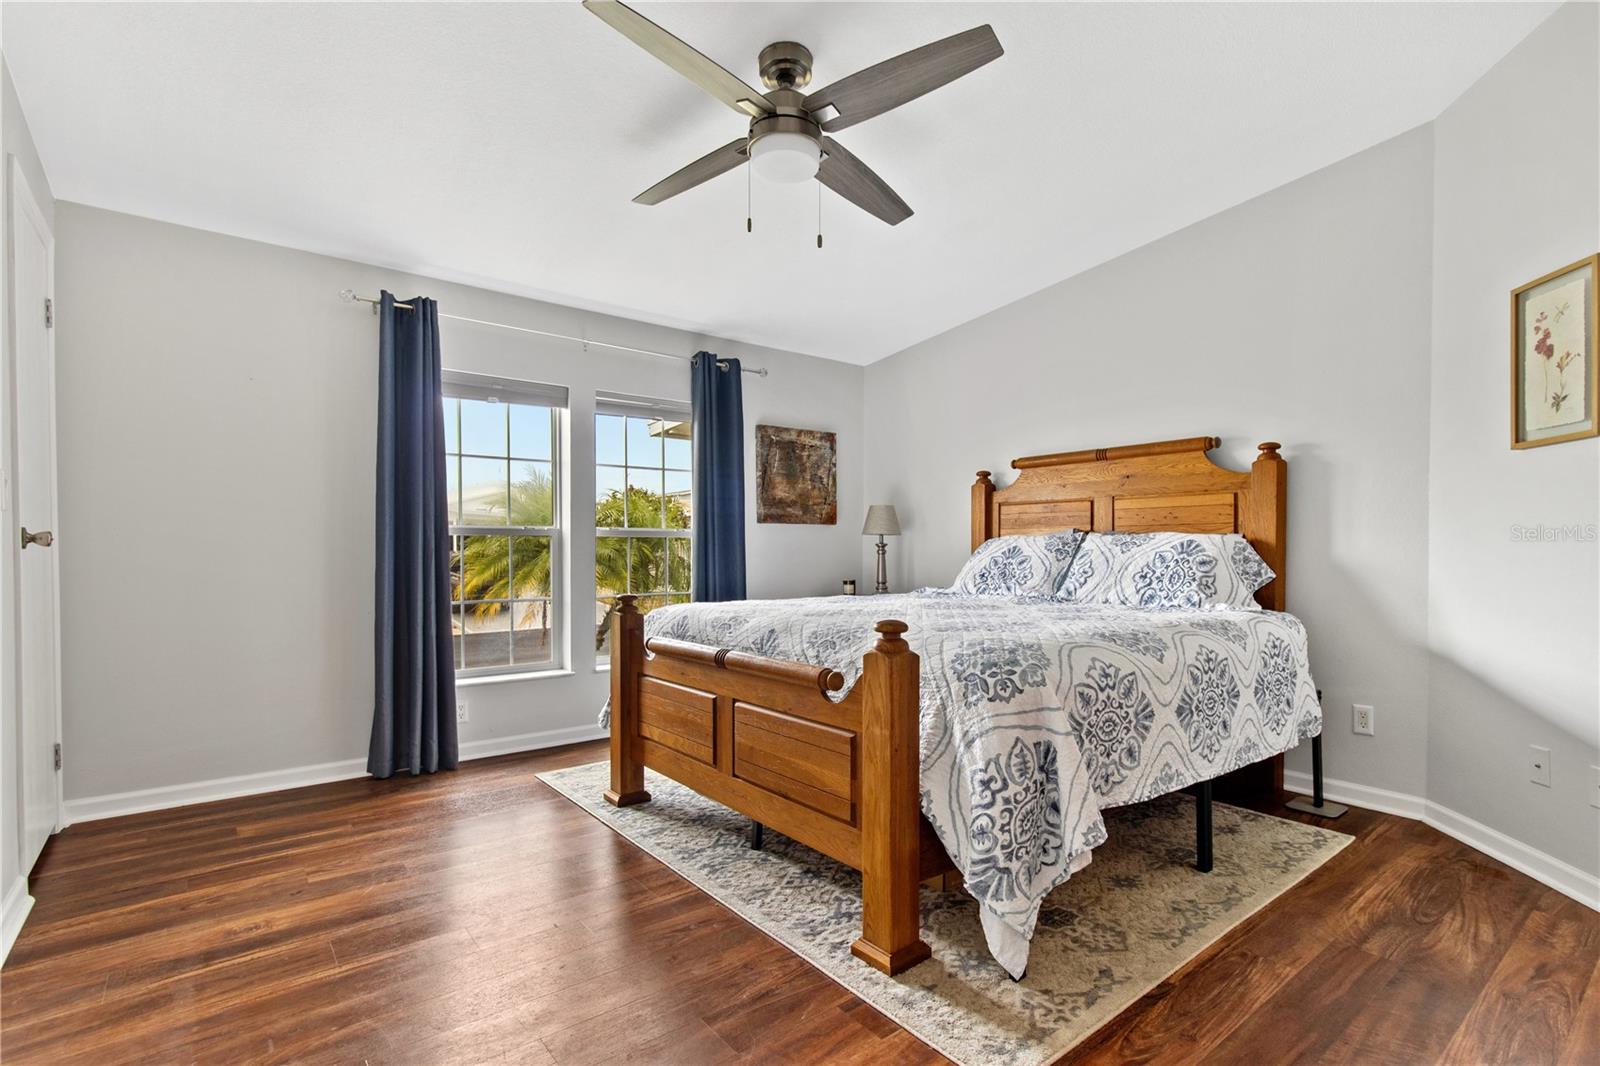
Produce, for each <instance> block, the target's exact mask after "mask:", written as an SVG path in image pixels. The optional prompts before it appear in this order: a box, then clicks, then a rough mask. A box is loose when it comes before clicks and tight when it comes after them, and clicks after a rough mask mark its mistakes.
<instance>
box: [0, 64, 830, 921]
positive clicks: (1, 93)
mask: <svg viewBox="0 0 1600 1066" xmlns="http://www.w3.org/2000/svg"><path fill="white" fill-rule="evenodd" d="M13 157H14V158H15V159H16V160H17V161H18V162H19V163H20V164H21V165H22V172H23V176H24V177H25V178H26V180H27V182H28V187H29V189H30V190H31V191H32V192H33V195H34V198H35V199H36V200H38V201H39V206H40V207H41V208H43V209H44V214H45V219H46V220H47V221H49V222H51V223H52V224H53V223H54V219H55V198H54V197H53V196H52V195H51V193H50V182H49V180H48V179H46V177H45V173H44V166H43V164H41V163H40V162H39V153H38V151H37V150H36V149H35V148H34V146H33V135H32V133H30V132H29V130H28V120H27V118H26V117H25V116H24V115H23V113H22V103H21V101H20V100H18V99H17V90H16V87H15V86H14V85H12V84H11V71H10V69H9V68H7V67H6V65H5V60H4V58H3V57H0V167H3V169H4V171H5V178H4V179H3V184H4V191H5V198H4V203H3V205H0V212H3V213H4V215H5V221H4V223H3V228H4V230H5V234H6V237H5V248H4V249H0V254H3V256H4V262H5V291H4V293H0V300H3V304H0V306H3V307H4V308H5V310H4V311H0V317H9V316H10V314H11V243H10V242H11V160H12V158H13ZM4 334H5V339H4V342H3V343H4V344H5V346H6V351H5V359H4V361H3V363H0V373H3V374H4V375H5V378H6V383H5V387H4V388H0V395H3V396H4V398H5V402H6V403H7V404H9V403H10V402H11V399H10V398H11V396H12V394H13V387H12V386H13V383H14V381H15V366H16V361H15V353H13V352H12V350H11V336H12V333H11V330H10V328H9V326H8V327H7V328H6V329H5V331H4ZM0 427H3V429H4V437H3V439H0V453H3V454H0V463H3V465H4V467H5V470H6V471H7V473H8V474H9V473H10V471H11V470H12V462H13V456H15V454H16V430H15V426H14V425H13V418H12V412H11V411H9V410H8V411H6V412H4V414H3V415H0ZM0 483H3V484H4V486H5V489H4V491H6V492H7V493H13V494H14V491H15V485H16V479H15V478H13V477H9V476H8V477H6V478H5V479H3V482H0ZM16 513H17V501H16V500H15V499H8V500H7V501H6V503H5V520H6V525H7V526H8V527H9V526H10V524H11V516H12V515H15V514H16ZM0 543H3V544H4V545H5V548H4V550H0V589H3V592H4V594H3V595H0V608H3V609H0V897H3V896H6V895H8V894H9V893H10V892H11V891H12V888H13V886H14V884H15V882H16V879H17V878H18V877H19V876H21V875H22V874H25V873H26V871H24V870H21V869H20V867H21V855H22V828H21V821H20V819H21V817H22V792H21V789H22V780H21V774H20V773H19V768H20V766H19V763H18V761H17V753H18V748H19V744H20V735H19V730H20V728H21V722H20V719H19V717H18V714H17V702H18V693H19V690H18V676H17V670H18V663H17V654H16V653H17V625H18V620H19V617H20V615H19V606H18V604H17V603H16V600H15V597H14V596H13V594H12V590H14V589H15V588H16V587H17V573H18V571H17V567H18V563H19V560H18V558H17V542H16V538H15V537H13V536H11V535H10V534H9V532H8V533H7V535H6V536H5V537H3V538H0ZM851 547H852V548H854V545H852V546H851Z"/></svg>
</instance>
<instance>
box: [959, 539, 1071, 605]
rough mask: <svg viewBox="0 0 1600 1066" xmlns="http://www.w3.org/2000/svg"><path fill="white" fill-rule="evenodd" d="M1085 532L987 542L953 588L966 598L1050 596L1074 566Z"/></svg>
mask: <svg viewBox="0 0 1600 1066" xmlns="http://www.w3.org/2000/svg"><path fill="white" fill-rule="evenodd" d="M1081 543H1083V530H1081V529H1069V530H1067V531H1065V532H1063V533H1046V534H1043V535H1040V536H1031V537H995V538H993V539H992V540H986V541H984V542H983V543H982V544H980V545H979V546H978V550H977V551H975V552H973V553H972V558H970V559H968V560H967V561H966V564H965V565H964V566H962V567H961V572H960V573H959V574H957V575H956V581H955V584H954V585H952V586H951V588H952V589H953V590H954V591H955V592H958V593H961V594H963V595H966V596H1050V595H1053V594H1054V592H1055V589H1056V586H1057V585H1059V584H1060V583H1061V578H1062V577H1063V576H1064V575H1065V574H1066V572H1067V569H1068V568H1069V567H1070V566H1071V565H1072V557H1073V556H1074V555H1076V554H1077V552H1078V545H1079V544H1081Z"/></svg>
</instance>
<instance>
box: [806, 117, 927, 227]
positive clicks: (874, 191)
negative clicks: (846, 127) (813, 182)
mask: <svg viewBox="0 0 1600 1066" xmlns="http://www.w3.org/2000/svg"><path fill="white" fill-rule="evenodd" d="M822 150H823V151H824V152H827V153H828V154H827V156H826V157H825V158H824V159H823V160H822V165H821V166H819V167H818V168H817V180H818V181H820V182H822V184H824V185H826V186H827V187H828V188H830V189H832V190H833V191H834V192H836V193H838V194H839V195H840V196H842V197H844V198H845V199H846V200H849V201H850V202H851V203H853V204H855V205H856V206H857V207H859V208H861V209H862V210H863V211H865V212H867V213H868V214H871V215H876V216H878V217H879V218H881V219H883V220H884V221H885V222H887V223H889V225H891V226H898V225H899V224H900V223H902V222H904V221H905V220H906V219H908V218H910V217H911V213H912V212H911V208H910V207H909V206H908V205H907V204H906V202H905V201H904V200H902V199H900V196H899V194H897V193H896V192H895V191H894V190H893V189H891V188H889V183H888V182H886V181H884V180H883V179H882V178H880V177H878V175H876V174H874V173H873V172H872V168H871V167H869V166H867V165H866V164H865V163H863V162H862V161H861V160H859V159H857V158H856V157H855V156H853V155H851V154H850V153H849V152H848V151H846V150H845V147H844V145H842V144H840V143H839V142H838V141H836V140H834V139H833V138H832V137H824V138H822Z"/></svg>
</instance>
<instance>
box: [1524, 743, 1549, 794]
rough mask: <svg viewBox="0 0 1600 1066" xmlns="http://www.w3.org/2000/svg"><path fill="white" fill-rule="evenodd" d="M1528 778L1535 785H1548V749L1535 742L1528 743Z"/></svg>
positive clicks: (1546, 786) (1547, 786)
mask: <svg viewBox="0 0 1600 1066" xmlns="http://www.w3.org/2000/svg"><path fill="white" fill-rule="evenodd" d="M1528 780H1529V781H1532V782H1533V783H1534V784H1536V785H1543V786H1544V787H1545V788H1549V787H1550V749H1549V748H1541V747H1540V746H1539V745H1537V744H1529V745H1528Z"/></svg>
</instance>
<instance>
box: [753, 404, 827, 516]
mask: <svg viewBox="0 0 1600 1066" xmlns="http://www.w3.org/2000/svg"><path fill="white" fill-rule="evenodd" d="M838 480H839V456H838V446H837V438H836V437H835V436H834V435H833V434H832V433H825V432H822V431H821V430H815V429H788V428H786V427H784V426H757V427H756V521H757V522H786V523H791V524H797V525H812V526H831V525H834V524H836V523H837V522H838V521H839V486H838Z"/></svg>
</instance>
